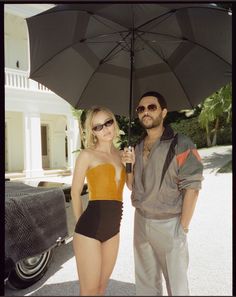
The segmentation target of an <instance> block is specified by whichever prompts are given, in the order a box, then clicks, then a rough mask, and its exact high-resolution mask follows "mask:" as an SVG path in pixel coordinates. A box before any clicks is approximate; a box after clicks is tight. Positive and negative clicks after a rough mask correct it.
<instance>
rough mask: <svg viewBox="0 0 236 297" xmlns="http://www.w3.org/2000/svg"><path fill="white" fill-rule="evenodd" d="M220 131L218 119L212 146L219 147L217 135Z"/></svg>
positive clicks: (217, 119)
mask: <svg viewBox="0 0 236 297" xmlns="http://www.w3.org/2000/svg"><path fill="white" fill-rule="evenodd" d="M218 129H219V118H216V122H215V129H214V136H213V140H212V146H215V145H217V133H218Z"/></svg>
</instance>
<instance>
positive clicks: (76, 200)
mask: <svg viewBox="0 0 236 297" xmlns="http://www.w3.org/2000/svg"><path fill="white" fill-rule="evenodd" d="M88 165H89V153H88V152H86V151H85V150H84V151H81V152H80V154H79V156H78V157H77V159H76V163H75V169H74V174H73V179H72V186H71V197H72V206H73V212H74V215H75V218H76V220H78V219H79V217H80V216H81V214H82V212H83V209H82V201H81V198H80V195H81V192H82V190H83V187H84V180H85V175H86V171H87V169H88Z"/></svg>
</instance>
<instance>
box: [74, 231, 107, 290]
mask: <svg viewBox="0 0 236 297" xmlns="http://www.w3.org/2000/svg"><path fill="white" fill-rule="evenodd" d="M73 248H74V253H75V257H76V264H77V270H78V276H79V281H80V287H81V289H83V288H86V289H93V288H98V287H99V283H100V275H101V264H102V249H101V243H100V241H98V240H96V239H94V238H90V237H87V236H84V235H81V234H77V233H75V234H74V238H73Z"/></svg>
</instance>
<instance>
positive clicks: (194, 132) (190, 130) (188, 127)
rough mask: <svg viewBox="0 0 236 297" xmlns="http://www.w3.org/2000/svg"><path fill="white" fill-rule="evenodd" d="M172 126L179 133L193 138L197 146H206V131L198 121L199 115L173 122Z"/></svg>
mask: <svg viewBox="0 0 236 297" xmlns="http://www.w3.org/2000/svg"><path fill="white" fill-rule="evenodd" d="M170 125H171V127H172V128H173V129H174V130H175V131H176V132H178V133H182V134H184V135H186V136H188V137H190V138H191V139H192V141H193V142H194V143H195V145H196V147H197V148H202V147H206V146H207V143H206V132H205V130H204V129H202V128H201V127H200V125H199V123H198V117H193V118H189V119H186V120H181V121H179V122H176V123H171V124H170Z"/></svg>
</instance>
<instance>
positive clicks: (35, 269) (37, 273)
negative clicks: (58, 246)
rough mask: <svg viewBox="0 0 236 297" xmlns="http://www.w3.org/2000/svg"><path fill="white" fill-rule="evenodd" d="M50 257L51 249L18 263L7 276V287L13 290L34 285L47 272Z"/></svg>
mask: <svg viewBox="0 0 236 297" xmlns="http://www.w3.org/2000/svg"><path fill="white" fill-rule="evenodd" d="M52 255H53V249H51V250H48V251H47V252H45V253H42V254H40V255H38V256H35V257H30V258H27V259H24V260H22V261H20V262H18V263H17V264H16V267H15V268H14V269H13V270H11V272H10V273H9V275H8V281H7V283H8V285H10V287H13V288H15V289H25V288H28V287H29V286H31V285H33V284H34V283H36V282H37V281H38V280H39V279H40V278H42V277H43V275H44V274H45V272H46V271H47V269H48V266H49V264H50V262H51V259H52Z"/></svg>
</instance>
